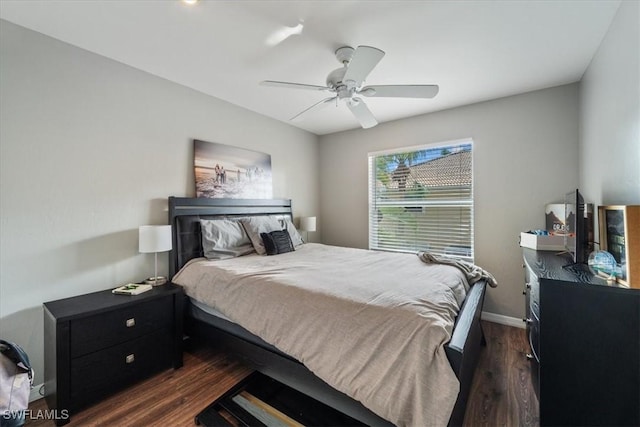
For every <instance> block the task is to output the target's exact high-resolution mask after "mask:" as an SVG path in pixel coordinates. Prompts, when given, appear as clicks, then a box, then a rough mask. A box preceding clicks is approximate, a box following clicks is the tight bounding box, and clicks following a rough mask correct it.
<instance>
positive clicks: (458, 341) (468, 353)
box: [445, 281, 487, 426]
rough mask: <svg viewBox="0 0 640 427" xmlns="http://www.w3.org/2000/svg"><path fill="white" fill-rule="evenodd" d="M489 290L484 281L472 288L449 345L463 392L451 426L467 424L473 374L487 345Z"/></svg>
mask: <svg viewBox="0 0 640 427" xmlns="http://www.w3.org/2000/svg"><path fill="white" fill-rule="evenodd" d="M486 287H487V284H486V283H485V282H484V281H482V282H478V283H476V284H474V285H473V286H472V287H471V289H470V290H469V292H468V293H467V298H466V299H465V301H464V303H463V304H462V308H461V309H460V313H459V314H458V317H457V318H456V324H455V327H454V328H453V335H452V336H451V341H450V342H449V344H447V345H446V346H445V351H446V353H447V357H448V358H449V362H450V363H451V367H452V368H453V370H454V372H455V373H456V376H457V377H458V380H459V381H460V393H459V394H458V399H457V400H456V405H455V407H454V408H453V413H452V414H451V418H450V419H449V425H450V426H461V425H462V423H463V421H464V414H465V409H466V407H467V400H468V398H469V391H470V390H471V383H472V381H473V373H474V372H475V369H476V366H477V365H478V359H479V358H480V350H481V348H482V346H483V345H485V344H486V341H485V338H484V333H483V332H482V325H481V324H480V315H481V314H482V304H483V302H484V295H485V290H486Z"/></svg>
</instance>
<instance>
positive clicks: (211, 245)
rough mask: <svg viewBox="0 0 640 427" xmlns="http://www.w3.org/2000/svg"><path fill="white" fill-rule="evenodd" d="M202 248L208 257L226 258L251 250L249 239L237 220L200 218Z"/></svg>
mask: <svg viewBox="0 0 640 427" xmlns="http://www.w3.org/2000/svg"><path fill="white" fill-rule="evenodd" d="M200 228H201V229H202V249H203V252H204V256H205V257H207V258H209V259H226V258H234V257H239V256H242V255H247V254H250V253H251V252H253V251H254V250H253V246H252V245H251V241H250V240H249V237H248V236H247V233H245V231H244V228H243V227H242V225H241V224H240V223H239V222H238V221H232V220H228V219H201V220H200Z"/></svg>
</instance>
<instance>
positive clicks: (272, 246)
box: [260, 230, 295, 255]
mask: <svg viewBox="0 0 640 427" xmlns="http://www.w3.org/2000/svg"><path fill="white" fill-rule="evenodd" d="M260 237H262V243H264V248H265V249H266V251H267V255H278V254H284V253H286V252H292V251H294V250H295V249H294V248H293V243H292V242H291V236H289V232H288V231H287V230H276V231H272V232H270V233H260Z"/></svg>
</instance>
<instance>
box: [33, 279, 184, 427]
mask: <svg viewBox="0 0 640 427" xmlns="http://www.w3.org/2000/svg"><path fill="white" fill-rule="evenodd" d="M183 301H184V297H183V293H182V289H181V288H180V287H178V286H175V285H170V284H168V285H164V286H158V287H156V288H153V289H152V290H150V291H147V292H144V293H142V294H139V295H114V294H112V293H111V290H106V291H100V292H94V293H90V294H86V295H80V296H76V297H72V298H66V299H62V300H57V301H51V302H46V303H44V356H45V366H44V376H45V395H46V400H47V404H48V406H49V409H51V410H56V411H57V413H59V414H60V413H64V414H70V415H73V413H74V412H77V411H78V410H79V409H81V408H84V407H86V406H88V405H90V404H91V403H95V402H97V401H98V400H100V399H102V398H104V397H105V396H108V395H109V394H112V393H114V392H116V391H119V390H122V389H123V388H125V387H126V386H128V385H130V384H133V383H134V382H136V381H139V380H142V379H144V378H147V377H149V376H150V375H152V374H154V373H157V372H159V371H161V370H164V369H168V368H174V369H176V368H179V367H180V366H182V307H183V303H184V302H183ZM63 411H64V412H63ZM68 421H69V419H68V417H65V418H64V419H63V418H60V419H58V420H56V424H57V425H61V424H66V423H67V422H68Z"/></svg>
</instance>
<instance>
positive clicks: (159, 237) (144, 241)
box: [138, 225, 171, 286]
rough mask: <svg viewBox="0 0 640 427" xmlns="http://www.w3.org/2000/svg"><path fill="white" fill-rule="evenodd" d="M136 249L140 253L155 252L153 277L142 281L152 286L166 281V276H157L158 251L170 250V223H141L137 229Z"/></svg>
mask: <svg viewBox="0 0 640 427" xmlns="http://www.w3.org/2000/svg"><path fill="white" fill-rule="evenodd" d="M138 250H139V251H140V253H143V254H144V253H154V254H155V270H154V275H153V277H150V278H148V279H146V280H145V281H144V282H145V283H148V284H150V285H153V286H159V285H163V284H165V283H167V278H166V277H162V276H158V252H166V251H170V250H171V226H170V225H142V226H140V228H139V229H138Z"/></svg>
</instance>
